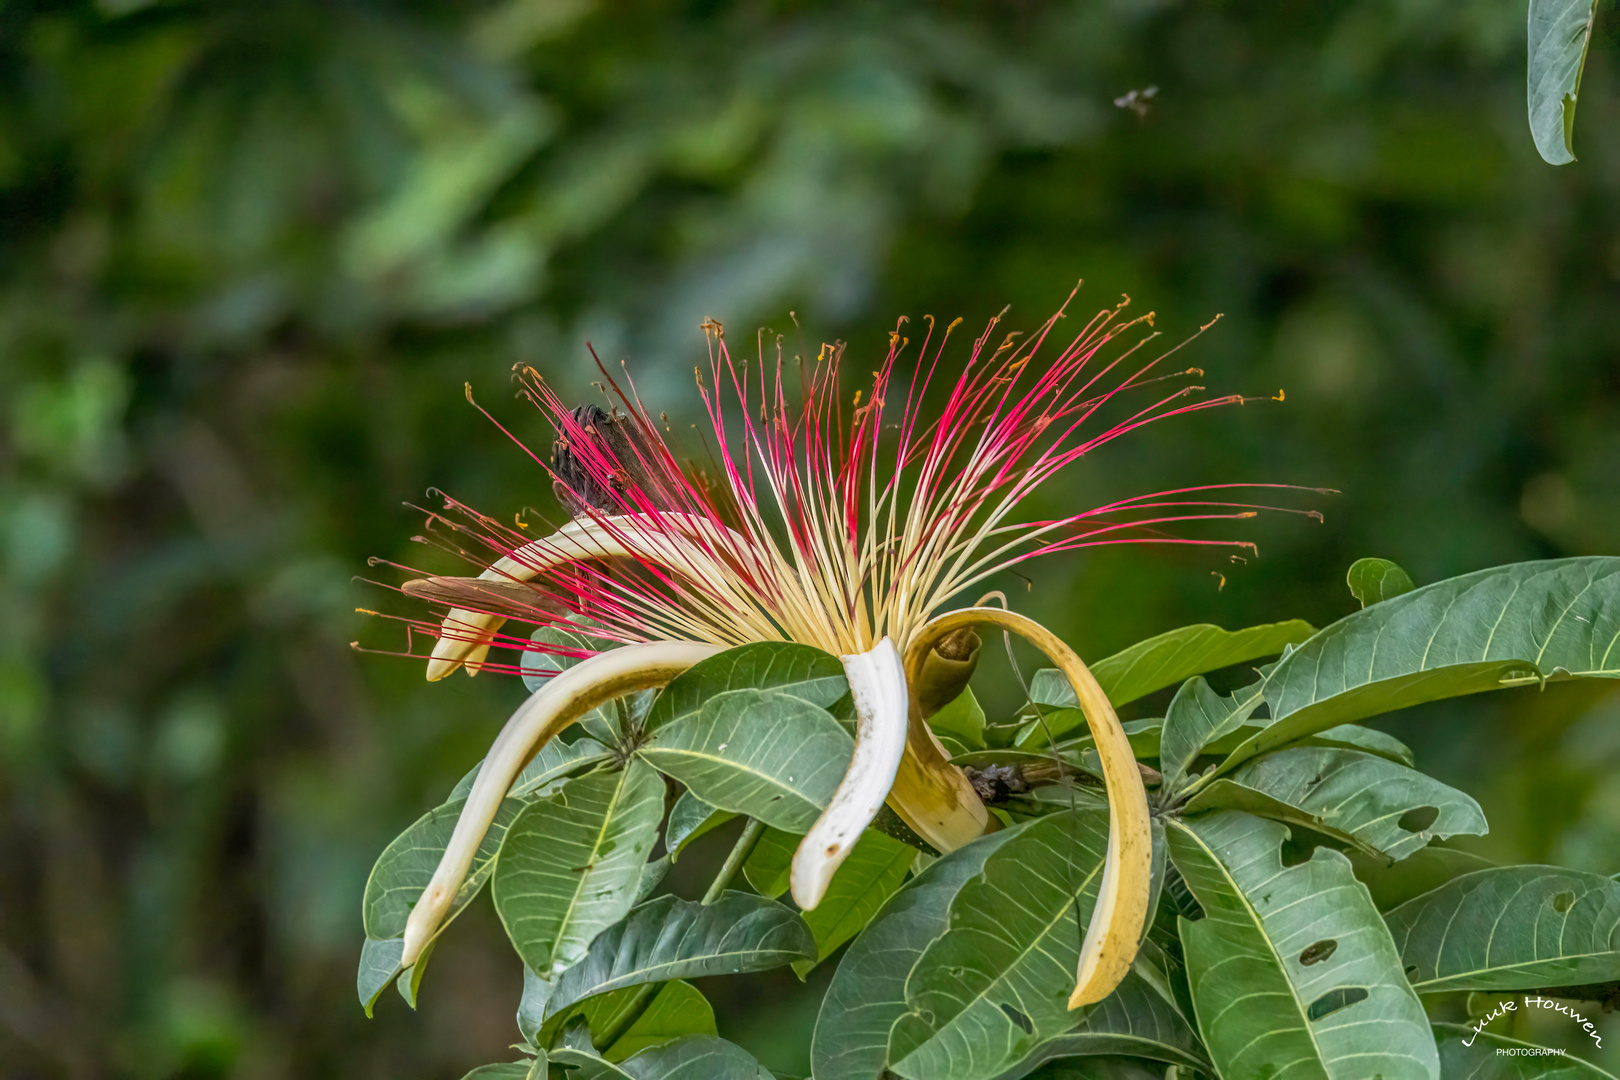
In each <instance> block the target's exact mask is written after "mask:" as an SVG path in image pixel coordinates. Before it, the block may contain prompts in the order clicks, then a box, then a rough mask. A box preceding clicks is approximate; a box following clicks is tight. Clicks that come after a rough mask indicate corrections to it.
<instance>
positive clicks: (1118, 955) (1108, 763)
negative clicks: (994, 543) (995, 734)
mask: <svg viewBox="0 0 1620 1080" xmlns="http://www.w3.org/2000/svg"><path fill="white" fill-rule="evenodd" d="M976 624H977V625H982V624H990V625H993V626H998V627H1001V628H1002V629H1004V630H1011V631H1012V632H1014V633H1016V634H1018V635H1020V636H1022V637H1024V638H1025V639H1027V640H1028V641H1029V642H1030V643H1031V644H1032V645H1034V646H1035V647H1036V648H1038V649H1040V650H1041V651H1042V652H1044V653H1045V654H1046V655H1047V656H1048V657H1050V658H1051V660H1052V662H1053V663H1054V664H1056V665H1057V667H1058V669H1059V670H1060V671H1062V672H1063V674H1064V675H1065V676H1067V677H1068V680H1069V685H1070V686H1072V687H1073V688H1074V692H1075V695H1076V696H1077V697H1078V698H1079V699H1080V708H1081V711H1082V712H1084V713H1085V717H1086V725H1087V726H1088V727H1089V728H1090V729H1091V734H1092V738H1093V739H1095V740H1096V744H1097V756H1098V758H1099V759H1100V760H1101V762H1102V769H1103V782H1104V784H1105V785H1106V786H1107V789H1108V855H1107V858H1106V860H1105V861H1104V863H1103V872H1102V880H1101V882H1100V883H1099V885H1098V888H1097V906H1096V907H1095V908H1093V909H1092V912H1091V924H1090V926H1088V927H1087V928H1086V936H1085V940H1084V941H1082V942H1081V944H1080V963H1079V969H1078V971H1077V973H1076V976H1075V987H1074V993H1073V994H1072V995H1070V997H1069V1008H1071V1009H1078V1008H1079V1007H1080V1006H1082V1005H1090V1004H1093V1003H1095V1002H1098V1001H1101V1000H1102V999H1103V998H1105V997H1107V996H1108V995H1109V994H1111V993H1113V992H1114V988H1115V987H1117V986H1118V985H1119V983H1120V980H1122V979H1123V978H1125V973H1126V972H1127V971H1129V970H1130V966H1131V961H1132V960H1134V959H1135V958H1136V947H1137V944H1138V943H1139V942H1140V941H1141V938H1142V929H1143V927H1144V926H1146V925H1147V916H1148V896H1149V886H1150V883H1151V876H1152V864H1153V836H1152V831H1151V828H1152V827H1151V824H1150V820H1149V816H1148V803H1147V790H1146V789H1145V788H1144V787H1143V786H1142V774H1141V771H1140V770H1139V769H1138V768H1137V766H1136V755H1135V753H1134V752H1132V750H1131V744H1130V740H1129V739H1127V738H1126V737H1125V729H1124V728H1122V727H1121V726H1120V723H1119V717H1118V716H1117V715H1115V713H1114V708H1113V706H1112V705H1111V704H1109V702H1108V695H1107V694H1105V693H1103V690H1102V687H1101V686H1098V685H1097V680H1096V679H1095V678H1093V677H1092V674H1091V671H1090V669H1089V668H1087V667H1086V665H1085V664H1084V663H1083V662H1082V661H1081V659H1080V657H1079V656H1077V655H1075V652H1074V650H1073V649H1071V648H1069V646H1068V645H1066V644H1065V643H1064V642H1063V641H1062V640H1061V639H1060V638H1059V637H1058V636H1057V635H1056V634H1053V633H1052V632H1051V631H1050V630H1048V629H1046V627H1044V626H1042V625H1040V624H1039V623H1037V622H1035V621H1034V620H1033V619H1030V618H1027V617H1025V616H1023V615H1019V614H1016V613H1015V612H1011V611H1007V610H1004V609H1002V608H988V607H983V608H967V609H965V610H962V611H952V612H949V613H947V614H945V615H941V616H939V617H937V618H935V619H932V620H930V621H929V622H928V623H926V624H924V625H923V626H922V627H921V628H920V629H919V630H918V631H917V633H916V635H915V636H914V637H913V639H912V640H911V642H910V643H909V644H908V646H907V648H906V670H907V671H908V672H910V671H916V670H917V669H918V666H919V665H920V664H921V663H922V660H923V658H924V657H925V656H927V655H928V650H929V649H930V648H932V647H933V645H934V643H935V642H937V641H939V639H940V638H942V637H943V636H944V635H946V634H948V633H950V632H951V631H952V630H956V629H958V628H960V627H963V626H972V625H976Z"/></svg>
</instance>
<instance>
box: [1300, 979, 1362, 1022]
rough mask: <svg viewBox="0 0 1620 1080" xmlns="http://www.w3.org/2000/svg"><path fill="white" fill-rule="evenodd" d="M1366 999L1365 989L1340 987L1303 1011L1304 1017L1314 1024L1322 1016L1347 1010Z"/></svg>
mask: <svg viewBox="0 0 1620 1080" xmlns="http://www.w3.org/2000/svg"><path fill="white" fill-rule="evenodd" d="M1366 999H1367V989H1366V987H1362V986H1340V987H1337V988H1335V989H1333V990H1329V991H1328V992H1327V993H1325V994H1323V995H1322V996H1321V997H1319V998H1317V999H1316V1000H1315V1001H1313V1002H1311V1006H1310V1008H1308V1009H1306V1010H1305V1015H1306V1016H1308V1017H1310V1019H1311V1020H1312V1021H1313V1022H1314V1021H1317V1020H1320V1019H1322V1017H1324V1016H1331V1015H1333V1014H1334V1013H1336V1012H1338V1011H1339V1010H1340V1009H1348V1008H1349V1007H1350V1006H1352V1005H1354V1004H1355V1003H1356V1002H1358V1001H1365V1000H1366Z"/></svg>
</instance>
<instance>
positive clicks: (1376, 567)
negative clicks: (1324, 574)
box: [1344, 559, 1417, 607]
mask: <svg viewBox="0 0 1620 1080" xmlns="http://www.w3.org/2000/svg"><path fill="white" fill-rule="evenodd" d="M1344 581H1345V584H1346V585H1349V586H1350V595H1351V596H1353V597H1355V598H1356V599H1357V600H1360V601H1361V606H1362V607H1366V606H1367V605H1368V604H1376V603H1379V602H1381V601H1384V600H1393V599H1395V598H1396V597H1397V596H1401V595H1403V594H1405V593H1409V592H1411V591H1412V590H1413V589H1415V588H1417V586H1416V585H1414V584H1412V575H1411V574H1408V573H1407V572H1406V571H1405V570H1402V569H1401V568H1400V567H1399V566H1397V565H1395V564H1394V563H1392V562H1390V561H1389V560H1388V559H1357V560H1356V561H1355V562H1353V563H1351V564H1350V572H1349V573H1347V574H1346V575H1345V576H1344Z"/></svg>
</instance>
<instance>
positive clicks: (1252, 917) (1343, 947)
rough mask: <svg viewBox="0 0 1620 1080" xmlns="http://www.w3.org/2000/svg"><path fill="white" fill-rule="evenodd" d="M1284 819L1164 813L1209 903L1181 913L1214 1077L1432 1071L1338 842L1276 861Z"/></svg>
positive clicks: (1177, 859)
mask: <svg viewBox="0 0 1620 1080" xmlns="http://www.w3.org/2000/svg"><path fill="white" fill-rule="evenodd" d="M1286 834H1287V829H1286V828H1284V826H1282V825H1279V824H1277V823H1276V822H1272V821H1265V820H1263V819H1261V818H1257V817H1253V816H1251V815H1249V814H1244V813H1239V812H1236V811H1219V812H1217V813H1213V814H1207V815H1204V816H1202V817H1199V818H1193V819H1188V820H1185V821H1172V822H1170V824H1169V837H1168V839H1169V844H1170V858H1171V859H1172V860H1173V861H1174V863H1175V865H1176V868H1177V869H1178V870H1179V871H1180V872H1181V875H1182V877H1183V878H1184V879H1185V881H1186V883H1187V885H1188V886H1189V887H1190V888H1191V890H1192V893H1193V895H1194V896H1195V897H1197V899H1198V902H1199V904H1200V905H1202V907H1203V911H1204V917H1203V918H1202V919H1199V920H1198V921H1196V922H1190V921H1188V920H1187V919H1185V918H1183V919H1181V920H1180V927H1181V940H1182V947H1183V949H1184V951H1185V953H1186V959H1187V978H1188V980H1189V982H1190V984H1191V987H1192V997H1193V1002H1194V1006H1195V1008H1196V1010H1197V1013H1198V1029H1199V1031H1200V1032H1201V1033H1202V1034H1203V1037H1204V1043H1205V1045H1206V1046H1207V1047H1208V1049H1209V1053H1210V1056H1211V1057H1212V1058H1213V1059H1214V1061H1215V1067H1216V1070H1217V1071H1218V1072H1219V1073H1220V1075H1222V1076H1233V1077H1235V1076H1259V1075H1264V1072H1265V1069H1266V1068H1267V1067H1270V1068H1276V1067H1277V1064H1278V1063H1281V1062H1297V1063H1298V1065H1297V1066H1296V1068H1297V1071H1298V1073H1299V1075H1301V1076H1307V1075H1309V1076H1317V1077H1325V1078H1327V1080H1366V1078H1367V1077H1369V1076H1375V1075H1376V1076H1382V1077H1384V1080H1436V1078H1437V1077H1438V1076H1439V1069H1440V1065H1439V1059H1438V1056H1437V1054H1436V1051H1435V1047H1434V1038H1433V1036H1432V1035H1431V1034H1430V1032H1429V1022H1428V1018H1427V1017H1426V1016H1425V1015H1424V1012H1423V1006H1422V1004H1421V1003H1420V1002H1419V1001H1418V998H1417V994H1416V993H1415V992H1414V991H1413V990H1412V987H1411V986H1410V984H1408V982H1407V980H1406V976H1405V975H1404V974H1403V973H1402V970H1401V960H1400V957H1399V955H1398V954H1397V953H1396V951H1395V946H1394V945H1393V943H1391V941H1390V939H1389V933H1388V931H1387V930H1386V929H1385V928H1384V925H1383V920H1382V919H1381V918H1379V916H1378V912H1377V910H1376V909H1375V908H1374V907H1373V904H1372V899H1371V897H1369V896H1368V895H1367V890H1366V888H1365V887H1363V886H1362V885H1361V883H1360V882H1358V881H1356V879H1355V877H1354V875H1352V874H1351V872H1350V863H1349V861H1348V860H1347V859H1345V857H1344V856H1343V855H1340V854H1339V853H1338V852H1335V851H1330V850H1328V849H1327V848H1321V847H1319V848H1317V849H1316V850H1315V852H1314V853H1313V854H1312V856H1311V858H1309V859H1307V860H1306V861H1305V862H1303V863H1300V864H1299V865H1296V866H1291V867H1284V866H1283V865H1282V842H1283V839H1284V837H1285V836H1286Z"/></svg>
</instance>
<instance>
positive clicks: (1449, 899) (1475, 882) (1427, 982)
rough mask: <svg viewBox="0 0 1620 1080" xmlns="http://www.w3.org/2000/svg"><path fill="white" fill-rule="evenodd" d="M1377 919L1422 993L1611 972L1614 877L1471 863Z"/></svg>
mask: <svg viewBox="0 0 1620 1080" xmlns="http://www.w3.org/2000/svg"><path fill="white" fill-rule="evenodd" d="M1384 919H1385V921H1386V922H1388V924H1389V929H1390V933H1391V934H1392V935H1393V937H1394V939H1395V944H1396V945H1397V946H1398V947H1399V949H1400V951H1401V963H1402V964H1403V965H1405V967H1406V970H1407V973H1408V975H1409V976H1410V977H1411V980H1412V985H1413V986H1415V987H1417V988H1418V989H1419V990H1421V991H1423V992H1424V993H1431V992H1433V991H1436V990H1529V989H1535V988H1536V987H1547V986H1569V985H1574V984H1580V983H1598V982H1607V981H1609V980H1614V979H1620V882H1616V881H1614V880H1613V879H1612V878H1607V877H1603V876H1602V875H1600V874H1586V873H1582V872H1580V871H1578V870H1563V869H1560V868H1558V867H1554V866H1499V867H1494V868H1492V869H1489V870H1477V871H1475V872H1474V873H1471V874H1464V875H1463V876H1461V877H1458V878H1454V879H1452V880H1451V881H1449V882H1447V883H1446V884H1444V885H1442V886H1440V887H1439V888H1438V889H1435V890H1434V891H1432V892H1428V893H1424V894H1423V895H1422V896H1419V897H1417V898H1415V899H1412V900H1408V901H1407V902H1406V903H1404V904H1402V905H1401V906H1400V907H1397V908H1395V909H1394V910H1392V911H1390V912H1388V913H1387V914H1385V916H1384Z"/></svg>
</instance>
